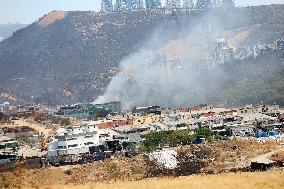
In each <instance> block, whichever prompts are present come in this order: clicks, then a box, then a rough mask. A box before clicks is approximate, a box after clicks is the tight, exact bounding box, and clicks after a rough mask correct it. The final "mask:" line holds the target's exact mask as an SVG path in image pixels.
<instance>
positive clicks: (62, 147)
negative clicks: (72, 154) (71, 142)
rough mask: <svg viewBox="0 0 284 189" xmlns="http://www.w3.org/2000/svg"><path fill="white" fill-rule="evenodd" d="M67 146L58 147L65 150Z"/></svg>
mask: <svg viewBox="0 0 284 189" xmlns="http://www.w3.org/2000/svg"><path fill="white" fill-rule="evenodd" d="M65 148H66V146H58V147H57V149H65Z"/></svg>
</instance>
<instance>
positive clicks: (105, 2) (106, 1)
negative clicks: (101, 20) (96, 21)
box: [101, 0, 113, 12]
mask: <svg viewBox="0 0 284 189" xmlns="http://www.w3.org/2000/svg"><path fill="white" fill-rule="evenodd" d="M101 11H102V12H111V11H113V5H112V0H102V2H101Z"/></svg>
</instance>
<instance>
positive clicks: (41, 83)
mask: <svg viewBox="0 0 284 189" xmlns="http://www.w3.org/2000/svg"><path fill="white" fill-rule="evenodd" d="M283 10H284V5H272V6H259V7H248V8H237V9H233V10H229V11H228V10H214V11H212V12H211V13H205V12H198V13H194V14H191V15H188V14H166V13H165V12H164V11H151V12H144V11H141V12H133V13H131V14H129V13H110V14H103V13H95V12H60V11H55V12H52V13H50V14H48V15H46V16H44V17H42V18H40V19H39V20H38V21H37V22H35V23H33V24H31V25H29V26H28V27H26V28H24V29H21V30H19V31H17V32H15V33H14V35H13V36H12V37H10V38H8V39H6V40H4V41H2V42H1V43H0V68H1V69H0V81H1V82H0V92H1V91H2V92H5V93H8V94H10V95H13V96H17V97H18V98H21V99H25V100H32V101H34V102H40V103H48V104H63V103H73V102H79V101H84V102H86V101H91V100H93V98H94V97H95V96H98V95H100V94H102V93H103V92H104V90H105V88H106V86H107V85H108V83H109V82H110V80H111V77H112V76H114V75H115V74H116V73H117V72H118V65H119V62H120V61H121V60H122V59H123V58H124V57H126V56H127V55H129V54H131V53H132V52H135V51H136V50H137V49H138V48H139V47H140V46H141V45H143V42H144V41H145V40H146V39H148V38H149V37H150V36H151V35H152V33H153V32H154V31H155V30H156V28H158V27H160V28H161V27H162V28H163V29H162V30H161V31H163V32H160V35H161V36H165V38H164V40H170V39H177V38H182V35H183V33H184V32H183V30H186V29H187V28H188V27H190V26H191V25H192V26H195V25H194V24H196V23H198V21H200V20H201V18H202V17H203V16H204V15H206V14H212V15H214V17H212V19H208V20H207V23H205V22H202V23H200V25H206V24H209V23H212V22H213V23H216V24H214V25H213V26H212V27H213V29H215V30H220V31H221V32H224V31H229V32H230V34H231V33H234V32H236V31H237V30H238V29H242V28H246V29H247V28H250V27H254V28H255V26H256V25H265V26H266V27H258V28H260V29H261V32H262V33H265V31H263V30H265V28H266V29H267V30H269V31H270V30H271V27H270V26H274V27H275V28H277V32H270V33H268V35H265V37H261V38H256V37H254V36H253V35H251V36H249V40H243V41H242V42H241V45H249V44H246V43H245V41H253V42H254V43H255V42H269V41H272V40H275V39H277V38H279V36H281V35H282V36H283V32H282V31H284V30H283V28H284V11H283ZM209 18H210V17H209ZM220 20H221V21H222V23H220V24H218V23H219V22H220ZM224 26H225V27H224ZM173 28H179V31H180V32H179V33H176V32H175V31H176V29H175V30H173ZM260 29H259V30H258V31H260ZM0 100H1V99H0Z"/></svg>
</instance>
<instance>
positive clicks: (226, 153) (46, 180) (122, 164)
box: [0, 140, 282, 188]
mask: <svg viewBox="0 0 284 189" xmlns="http://www.w3.org/2000/svg"><path fill="white" fill-rule="evenodd" d="M203 147H204V148H207V149H211V150H212V152H213V153H212V155H211V157H210V159H211V161H210V162H209V163H208V164H207V165H206V166H205V167H203V168H202V170H200V172H201V173H203V174H207V173H211V174H212V173H222V172H230V170H238V169H241V168H243V167H245V166H248V165H249V160H250V159H251V158H252V157H256V156H259V155H261V154H266V153H269V152H271V151H274V150H276V149H278V147H279V143H277V142H265V143H258V142H255V141H248V140H233V141H219V142H214V143H212V144H207V145H205V146H203ZM194 148H196V146H186V147H183V148H182V150H185V151H189V152H191V150H192V149H194ZM277 152H278V151H277ZM20 167H21V163H19V164H18V165H17V166H16V167H15V168H13V169H12V170H13V171H10V172H2V173H0V181H1V179H2V182H3V183H4V184H5V183H6V185H7V187H10V188H15V187H18V186H19V185H21V186H23V187H35V186H37V187H44V186H53V185H55V184H56V185H65V184H69V185H84V184H88V183H98V182H106V181H107V180H108V181H112V182H114V181H136V180H143V179H145V178H149V170H150V169H149V167H148V166H147V163H146V160H145V157H144V156H142V155H139V156H136V157H134V158H115V159H109V160H108V161H103V162H100V161H98V162H94V163H90V164H85V165H75V166H63V167H59V168H56V167H50V168H43V169H25V168H20ZM281 173H282V172H281ZM276 175H277V174H276ZM275 179H276V178H275ZM141 182H144V181H141ZM2 186H3V185H2Z"/></svg>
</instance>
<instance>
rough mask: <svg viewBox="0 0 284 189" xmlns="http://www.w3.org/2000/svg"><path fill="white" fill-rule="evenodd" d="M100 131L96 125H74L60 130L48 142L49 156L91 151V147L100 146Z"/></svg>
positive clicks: (50, 157)
mask: <svg viewBox="0 0 284 189" xmlns="http://www.w3.org/2000/svg"><path fill="white" fill-rule="evenodd" d="M99 144H100V142H99V133H98V129H97V127H96V126H95V125H84V126H73V127H69V128H67V129H63V130H62V131H60V132H58V133H57V134H56V135H55V137H54V140H53V141H52V142H50V143H49V144H48V153H47V154H48V157H49V159H52V158H53V157H56V156H64V155H65V156H68V155H75V156H78V155H80V154H85V153H89V147H91V146H98V145H99Z"/></svg>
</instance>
